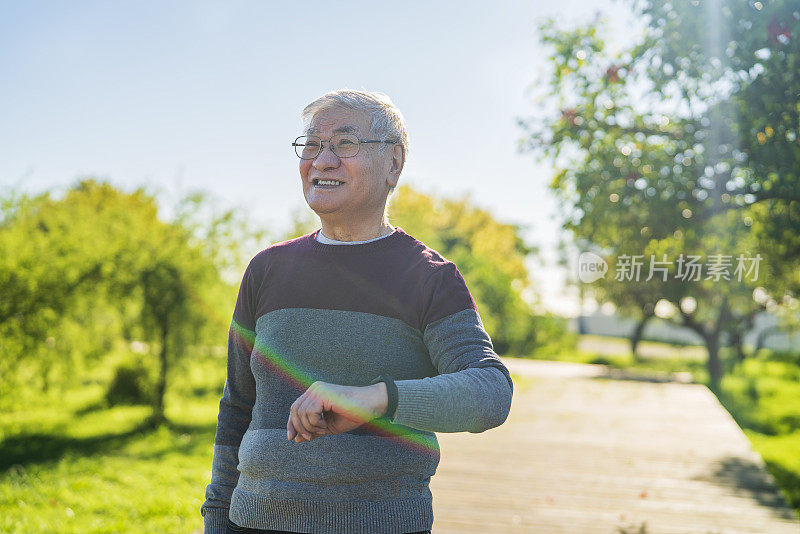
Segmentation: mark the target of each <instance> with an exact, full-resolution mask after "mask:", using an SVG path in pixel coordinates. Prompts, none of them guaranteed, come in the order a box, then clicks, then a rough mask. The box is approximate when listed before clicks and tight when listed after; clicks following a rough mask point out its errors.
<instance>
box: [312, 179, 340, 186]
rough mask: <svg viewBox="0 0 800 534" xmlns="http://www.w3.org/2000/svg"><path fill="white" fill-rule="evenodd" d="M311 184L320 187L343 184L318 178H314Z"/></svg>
mask: <svg viewBox="0 0 800 534" xmlns="http://www.w3.org/2000/svg"><path fill="white" fill-rule="evenodd" d="M312 183H313V184H314V185H316V186H320V187H337V186H340V185H342V184H343V183H344V182H340V181H339V180H320V179H319V178H314V179H313V180H312Z"/></svg>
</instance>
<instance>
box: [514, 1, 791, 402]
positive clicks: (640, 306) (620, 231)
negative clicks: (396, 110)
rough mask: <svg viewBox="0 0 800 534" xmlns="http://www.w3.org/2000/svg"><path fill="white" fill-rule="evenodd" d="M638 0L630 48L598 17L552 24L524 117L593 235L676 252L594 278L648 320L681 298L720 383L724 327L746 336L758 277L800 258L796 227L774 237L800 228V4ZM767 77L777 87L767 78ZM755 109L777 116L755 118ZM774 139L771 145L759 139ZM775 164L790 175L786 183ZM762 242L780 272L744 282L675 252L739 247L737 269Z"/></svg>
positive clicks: (679, 304)
mask: <svg viewBox="0 0 800 534" xmlns="http://www.w3.org/2000/svg"><path fill="white" fill-rule="evenodd" d="M633 6H634V9H635V11H636V13H637V14H638V15H639V16H640V18H641V20H642V21H643V24H644V28H645V31H644V35H643V36H642V38H641V40H640V43H639V44H638V45H636V46H634V47H633V48H631V49H629V50H623V51H622V52H620V53H618V54H615V53H611V52H610V51H609V50H608V47H607V45H606V43H605V42H604V40H603V38H602V37H601V31H600V28H598V27H597V26H594V25H587V26H581V27H578V28H574V29H571V30H560V29H558V28H556V27H555V26H554V25H553V24H552V22H551V21H550V22H546V23H544V24H542V25H541V27H540V32H541V35H542V41H543V42H544V44H545V45H547V46H548V47H549V48H550V49H551V50H552V55H551V56H550V66H551V72H550V75H549V77H548V80H547V85H546V87H545V88H544V89H543V91H544V93H545V94H544V95H543V97H542V100H541V103H542V105H541V106H540V108H541V109H540V111H541V113H539V114H537V118H536V119H531V120H529V121H523V122H522V125H523V126H524V127H526V128H527V129H528V131H529V137H528V138H527V140H526V144H527V146H528V148H530V149H533V150H535V151H536V152H537V153H538V154H539V155H540V156H541V157H542V158H544V159H547V160H548V161H551V162H553V163H554V164H555V166H556V168H557V174H556V176H555V178H554V180H553V182H552V184H551V187H552V189H553V190H554V191H555V192H556V194H557V196H558V198H559V199H560V201H561V203H562V206H563V208H564V212H565V214H566V216H565V222H564V227H565V228H566V229H568V230H570V231H571V232H572V234H573V236H574V237H575V240H576V242H577V244H578V245H579V246H581V247H582V248H584V249H587V248H589V249H595V250H596V251H597V252H598V253H600V254H601V255H603V256H605V258H606V259H607V260H610V263H615V264H616V263H617V260H618V259H619V258H620V257H625V256H633V255H641V256H642V257H643V258H645V261H646V260H647V259H649V258H652V259H655V261H661V260H662V259H664V257H665V256H666V257H667V258H670V259H672V260H673V263H672V264H671V265H670V266H669V269H668V271H667V275H668V276H667V279H662V278H660V277H658V278H654V279H651V280H649V281H648V282H647V284H644V283H635V282H631V280H630V279H625V278H624V277H621V278H618V277H614V278H613V279H611V278H606V279H601V280H600V281H598V282H597V283H595V284H593V285H592V287H591V291H592V292H593V293H594V294H595V295H596V296H597V297H598V298H599V299H601V300H607V301H611V302H614V303H615V304H616V305H617V307H618V308H619V309H620V311H621V313H623V314H627V315H631V316H634V317H638V318H646V317H648V316H651V315H652V314H653V313H654V312H655V310H656V306H657V304H658V302H659V301H660V300H664V301H666V302H669V303H671V309H672V310H673V311H672V317H673V320H674V321H675V322H676V323H677V324H679V325H681V326H685V327H688V328H691V329H693V330H695V331H696V332H697V333H699V334H700V335H701V336H702V337H703V338H704V340H705V341H706V345H707V347H708V352H709V372H710V377H711V384H712V386H716V385H718V384H719V380H720V373H721V365H720V361H719V356H718V351H719V348H720V346H721V345H722V342H723V340H724V339H725V338H726V337H727V339H729V340H731V341H732V342H733V343H734V344H737V345H740V339H741V334H742V332H743V331H744V330H746V329H748V328H750V327H751V325H752V324H753V318H754V316H755V314H756V313H757V312H758V311H760V310H761V309H762V305H761V304H760V303H757V302H755V301H754V300H753V298H751V295H752V293H753V290H754V289H755V288H756V287H757V286H768V287H770V288H772V289H773V291H777V290H779V288H780V289H781V290H786V288H787V287H789V288H791V285H790V284H787V283H785V281H786V273H790V272H792V269H791V268H789V265H790V264H787V260H789V259H791V258H794V259H798V258H800V253H799V254H797V255H795V256H792V254H793V252H791V250H792V246H791V243H792V242H791V240H788V241H787V240H785V239H784V240H780V243H781V244H780V245H777V242H778V240H775V239H774V237H775V233H774V231H776V230H777V229H778V228H781V229H782V230H781V231H782V232H784V233H786V232H787V231H790V230H787V224H790V228H792V229H793V230H791V231H794V234H795V235H796V234H797V232H796V229H800V227H798V226H793V225H794V223H793V222H792V221H793V219H792V217H794V211H793V210H794V206H795V204H794V203H793V202H794V201H795V199H794V197H793V196H792V195H794V194H795V193H792V194H791V195H790V194H789V190H790V189H791V190H792V191H794V192H796V191H797V185H798V184H797V176H798V174H797V168H796V164H797V161H798V157H797V151H796V149H797V144H796V140H797V138H796V133H797V132H796V130H797V127H798V121H797V109H795V108H796V99H793V97H792V96H791V95H793V94H796V93H797V91H796V90H795V88H796V87H798V86H800V85H798V74H797V72H798V70H797V69H793V70H791V73H788V74H787V70H786V69H787V68H788V67H790V66H792V65H794V64H795V62H796V61H797V58H798V57H800V54H798V49H797V43H798V41H799V40H798V39H796V38H795V39H789V38H788V35H789V34H792V32H794V33H793V34H794V35H798V34H800V24H798V20H800V12H798V11H796V10H795V11H793V10H792V8H791V3H790V2H780V1H777V2H765V3H764V5H763V6H761V4H760V3H759V6H761V7H757V6H755V4H753V3H752V2H751V3H744V2H742V3H725V4H722V3H719V4H718V5H715V3H714V2H703V3H700V2H676V3H662V2H652V1H644V0H643V1H636V2H634V3H633ZM768 21H771V22H768ZM776 24H777V26H776ZM701 28H702V29H704V30H705V29H709V31H700V29H701ZM775 28H779V30H775ZM776 31H777V33H775V32H776ZM770 32H772V33H770ZM781 35H782V36H783V37H781ZM762 59H763V60H762ZM765 80H770V81H771V82H772V83H774V84H776V86H773V87H771V89H770V91H766V90H758V89H754V88H757V87H760V86H761V85H762V84H764V83H765ZM750 109H758V110H764V113H765V114H766V117H762V118H758V119H755V118H753V114H752V112H751V111H749V110H750ZM765 121H766V122H765ZM776 121H777V122H779V123H780V124H781V126H780V127H778V126H776V125H775V124H777V122H776ZM778 131H779V132H780V133H779V134H776V133H775V132H778ZM767 133H769V135H767ZM773 138H774V140H773ZM770 143H773V144H775V150H774V151H773V152H769V155H767V153H766V152H764V151H763V150H761V148H759V147H763V146H765V145H767V144H770ZM770 166H771V167H770ZM775 166H777V167H779V169H777V170H776V169H775ZM770 172H772V173H773V174H775V173H778V174H780V176H781V180H784V182H782V183H783V184H784V185H785V184H791V187H785V186H782V187H777V186H775V185H772V182H773V178H774V177H773V176H772V174H770ZM767 190H769V191H771V192H769V193H767V192H766V191H767ZM771 231H772V232H771ZM773 242H775V244H772V245H771V244H770V243H773ZM787 243H788V244H789V246H788V248H787V245H786V244H787ZM776 248H777V249H778V250H775V249H776ZM795 250H797V251H798V252H800V249H797V248H796V247H795ZM758 252H761V253H762V255H765V256H767V257H768V258H769V259H770V262H769V270H768V271H767V269H766V267H765V266H762V271H761V274H762V276H761V277H758V278H755V277H753V278H747V277H746V276H745V277H744V280H741V279H737V280H733V279H731V280H725V281H724V282H723V281H721V280H719V279H712V280H710V281H709V280H708V279H707V278H706V279H701V280H693V279H687V278H685V277H680V276H678V275H679V273H677V272H676V271H677V267H678V265H677V263H676V262H674V260H676V259H677V258H679V256H680V254H685V255H686V256H689V255H699V256H701V257H703V258H711V257H714V256H715V255H722V256H730V257H731V259H732V261H733V266H732V268H731V273H733V267H736V266H737V263H736V261H737V259H738V258H739V255H740V254H741V255H743V258H746V259H745V262H748V261H749V258H755V256H756V253H758ZM780 252H784V254H783V256H781V255H780ZM764 263H766V262H764ZM750 265H752V263H750V264H749V265H748V264H746V265H745V267H749V266H750ZM647 268H648V265H647V263H645V265H644V269H645V272H646V270H647ZM765 271H767V272H765ZM794 276H795V279H796V278H797V277H796V274H795V275H794ZM740 278H741V277H740ZM582 289H587V288H582ZM687 299H691V305H690V306H689V305H687Z"/></svg>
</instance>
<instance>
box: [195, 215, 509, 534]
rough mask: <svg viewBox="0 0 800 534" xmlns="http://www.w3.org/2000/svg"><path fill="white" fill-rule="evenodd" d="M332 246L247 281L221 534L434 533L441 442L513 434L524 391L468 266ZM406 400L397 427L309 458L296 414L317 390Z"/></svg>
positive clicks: (317, 448) (302, 250)
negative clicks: (496, 341) (382, 393)
mask: <svg viewBox="0 0 800 534" xmlns="http://www.w3.org/2000/svg"><path fill="white" fill-rule="evenodd" d="M319 232H320V231H319V230H317V231H315V232H312V233H311V234H307V235H304V236H302V237H299V238H296V239H292V240H290V241H285V242H282V243H277V244H275V245H272V246H270V247H268V248H266V249H265V250H263V251H261V252H260V253H259V254H257V255H256V256H255V257H254V258H253V259H252V260H251V261H250V264H249V265H248V266H247V269H246V270H245V273H244V276H243V278H242V282H241V286H240V289H239V295H238V297H237V300H236V306H235V308H234V312H233V320H232V322H231V328H230V332H229V336H228V360H227V380H226V382H225V387H224V390H223V394H222V399H221V401H220V405H219V418H218V424H217V433H216V438H215V440H214V459H213V463H212V474H211V483H210V484H209V485H208V486H207V488H206V501H205V502H204V503H203V505H202V508H201V513H202V515H203V516H204V518H205V532H206V533H207V534H209V533H210V534H222V533H224V532H225V524H226V522H227V519H228V517H230V519H231V520H232V521H234V522H235V523H237V524H238V525H242V526H246V527H251V528H261V529H275V530H287V531H292V532H303V533H312V532H313V533H319V534H334V533H347V534H355V533H365V534H366V533H370V534H382V533H405V532H414V531H420V530H427V529H430V528H432V524H433V507H432V502H433V499H432V495H431V492H430V489H429V483H430V478H431V476H433V475H434V473H435V471H436V467H437V465H438V463H439V447H438V443H437V440H436V435H435V434H434V432H464V431H466V432H473V433H477V432H483V431H485V430H487V429H490V428H493V427H496V426H498V425H500V424H501V423H503V421H505V419H506V417H507V416H508V412H509V409H510V406H511V395H512V390H513V385H512V382H511V377H510V376H509V373H508V370H507V369H506V367H505V366H504V365H503V363H502V362H501V361H500V359H499V358H498V356H497V354H496V353H495V352H494V350H493V348H492V342H491V339H490V338H489V335H488V334H487V333H486V331H485V329H484V327H483V324H482V322H481V319H480V316H479V314H478V311H477V309H476V306H475V301H474V300H473V298H472V296H471V295H470V293H469V290H468V289H467V286H466V284H465V283H464V279H463V278H462V276H461V274H460V273H459V271H458V269H457V268H456V266H455V265H454V264H453V263H452V262H450V261H447V260H445V259H444V258H443V257H442V256H441V255H440V254H438V253H437V252H436V251H434V250H432V249H430V248H428V247H427V246H425V245H424V244H423V243H421V242H420V241H418V240H416V239H414V238H413V237H411V236H410V235H408V234H406V233H405V232H404V231H403V230H402V228H399V227H398V228H396V230H395V231H394V232H393V233H392V234H390V235H388V236H386V237H384V238H382V239H378V240H374V241H369V242H366V243H363V244H358V245H348V246H341V245H333V244H325V243H321V242H319V241H318V240H317V239H316V238H317V234H318V233H319ZM381 374H388V375H389V376H391V377H392V378H393V379H394V380H395V383H396V385H397V390H398V404H397V411H396V412H395V414H394V418H393V419H389V418H386V417H381V418H378V419H375V420H373V421H372V422H370V423H367V424H365V425H363V426H361V427H359V428H358V429H356V430H353V431H350V432H346V433H343V434H339V435H329V436H322V437H319V438H316V439H314V440H312V441H309V442H303V443H295V442H293V441H288V440H287V437H286V423H287V420H288V417H289V409H290V406H291V404H292V403H293V402H294V401H295V399H297V397H299V396H300V395H301V394H302V393H303V392H304V391H305V390H306V389H307V388H308V386H309V385H310V384H311V383H313V382H314V381H317V380H321V381H324V382H329V383H335V384H342V385H349V386H365V385H369V384H371V383H372V382H373V381H374V379H375V378H376V377H378V376H379V375H381Z"/></svg>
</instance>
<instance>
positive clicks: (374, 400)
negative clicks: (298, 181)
mask: <svg viewBox="0 0 800 534" xmlns="http://www.w3.org/2000/svg"><path fill="white" fill-rule="evenodd" d="M388 403H389V396H388V394H387V393H386V384H385V383H383V382H378V383H377V384H373V385H371V386H340V385H338V384H329V383H327V382H319V381H317V382H314V383H313V384H311V386H310V387H309V388H308V389H307V390H306V391H305V393H303V394H302V395H300V397H298V398H297V400H296V401H294V403H293V404H292V407H291V409H290V410H289V421H288V422H287V423H286V437H287V439H289V440H294V441H295V442H297V443H302V442H303V441H311V440H312V439H314V438H318V437H320V436H325V435H333V434H341V433H342V432H348V431H350V430H353V429H355V428H358V427H360V426H361V425H363V424H364V423H366V422H367V421H371V420H372V419H375V418H376V417H380V416H381V415H383V413H384V412H385V411H386V407H387V405H388Z"/></svg>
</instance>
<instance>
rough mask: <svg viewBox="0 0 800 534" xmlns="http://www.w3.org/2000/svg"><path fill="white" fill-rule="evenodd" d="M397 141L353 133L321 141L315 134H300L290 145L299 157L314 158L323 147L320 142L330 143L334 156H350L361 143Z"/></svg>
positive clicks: (340, 134) (393, 142) (389, 142)
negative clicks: (365, 136) (364, 137)
mask: <svg viewBox="0 0 800 534" xmlns="http://www.w3.org/2000/svg"><path fill="white" fill-rule="evenodd" d="M397 142H398V141H392V140H382V139H359V138H358V137H357V136H355V135H353V134H346V133H339V134H336V135H333V136H331V138H330V139H328V140H327V141H323V140H322V139H320V138H319V137H317V136H316V135H301V136H300V137H298V138H297V139H295V140H294V143H292V146H293V147H294V151H295V153H296V154H297V157H298V158H300V159H314V158H316V157H317V156H319V155H320V154H321V153H322V151H323V150H324V149H325V147H324V146H323V145H322V143H328V144H330V147H331V150H332V151H333V153H334V154H336V157H339V158H352V157H353V156H355V155H356V154H358V149H359V148H360V147H361V143H385V144H395V143H397Z"/></svg>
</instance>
